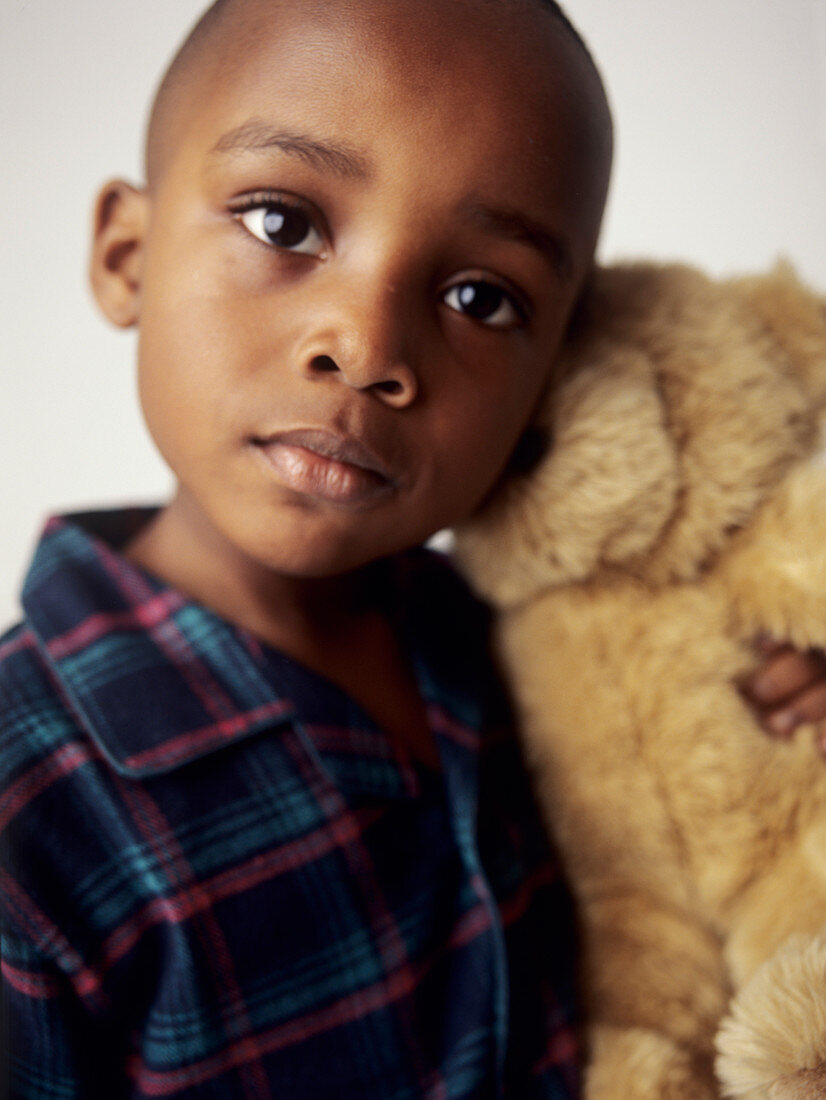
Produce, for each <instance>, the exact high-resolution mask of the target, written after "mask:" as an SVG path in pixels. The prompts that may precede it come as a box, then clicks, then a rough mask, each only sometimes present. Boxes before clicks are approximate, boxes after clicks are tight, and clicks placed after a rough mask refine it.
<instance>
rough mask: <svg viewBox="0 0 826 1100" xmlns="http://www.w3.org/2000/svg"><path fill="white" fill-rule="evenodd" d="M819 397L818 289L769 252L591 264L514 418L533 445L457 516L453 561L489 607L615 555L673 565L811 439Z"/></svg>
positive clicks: (643, 567) (823, 368) (628, 564)
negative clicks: (538, 386)
mask: <svg viewBox="0 0 826 1100" xmlns="http://www.w3.org/2000/svg"><path fill="white" fill-rule="evenodd" d="M824 410H826V302H824V300H823V299H819V298H818V297H816V296H815V295H814V294H812V293H811V292H810V291H808V290H807V289H806V288H804V287H803V286H802V285H801V284H800V283H799V282H798V281H797V279H796V278H795V276H794V274H793V272H792V271H791V270H790V269H789V268H788V267H787V266H782V265H781V266H779V267H778V268H777V269H776V270H775V271H774V272H773V273H772V274H770V275H768V276H765V277H761V278H752V279H736V280H730V281H727V282H713V281H712V280H710V279H707V278H706V277H704V276H703V275H701V274H700V273H699V272H696V271H694V270H692V269H690V268H687V267H681V266H667V267H663V266H656V265H651V264H637V265H629V266H619V267H613V268H603V269H597V270H596V271H595V272H594V275H593V277H592V279H591V281H590V284H589V286H588V287H587V288H586V291H585V294H584V296H583V299H582V303H581V308H580V309H579V311H578V313H577V316H576V318H575V321H574V323H573V325H572V328H571V332H570V334H569V337H568V339H567V340H566V343H565V346H564V348H563V350H562V353H561V356H560V359H559V362H558V364H557V369H556V370H555V372H554V379H553V384H552V385H550V386H549V390H548V395H547V397H546V398H545V399H544V400H543V402H542V403H541V405H540V407H539V409H538V410H537V414H536V417H535V422H534V425H533V427H532V429H531V431H532V432H533V433H536V434H538V435H539V436H540V437H541V438H543V439H544V441H545V444H544V450H543V451H542V452H541V454H540V457H539V459H538V461H537V462H535V464H534V465H533V466H532V468H531V469H530V470H529V471H527V472H525V473H521V474H520V473H516V472H514V471H513V470H510V471H509V472H507V473H506V475H505V476H504V478H503V479H502V481H501V482H500V484H499V485H498V486H497V487H496V488H495V490H494V491H493V492H492V493H491V494H490V496H489V497H488V499H487V500H486V501H485V502H484V504H483V506H482V507H481V508H480V509H479V511H478V512H477V513H476V514H475V515H474V516H473V517H472V518H471V519H470V520H469V521H467V522H466V523H465V524H464V525H463V526H462V527H460V528H459V530H458V531H457V532H456V539H457V544H456V551H457V557H458V559H459V562H460V564H461V565H462V567H463V568H464V570H465V571H466V572H467V574H468V576H469V577H470V579H471V581H472V582H473V584H474V586H475V587H476V588H477V589H478V590H479V591H480V593H481V594H482V595H483V596H485V597H486V598H487V599H489V600H491V601H492V602H493V603H494V604H496V605H498V606H499V607H508V606H513V605H515V604H518V603H521V602H523V601H525V600H528V599H530V598H531V597H532V596H534V595H535V594H536V593H537V592H538V591H540V590H542V589H544V588H547V587H549V586H552V585H557V584H562V583H566V582H570V581H579V580H584V579H587V578H589V577H595V576H597V575H598V574H604V575H607V574H609V573H616V572H617V571H618V570H620V571H624V572H629V573H631V574H633V575H634V576H637V577H639V578H640V579H642V580H644V581H645V582H646V583H649V584H653V585H657V584H663V583H667V582H669V581H673V580H689V579H691V578H693V577H695V576H697V575H698V574H699V573H700V572H701V571H702V570H703V569H704V568H705V567H706V566H707V565H708V564H709V563H710V562H711V561H712V560H713V558H714V557H715V555H716V554H717V553H719V551H720V550H721V548H722V547H723V546H724V545H725V543H726V540H727V539H728V538H729V537H730V536H731V534H732V532H734V531H736V530H737V529H738V528H740V527H742V526H743V525H744V524H745V523H746V522H747V521H748V519H749V517H750V516H751V514H752V513H753V512H754V510H755V509H756V508H757V507H758V505H759V504H760V502H761V501H762V500H763V499H764V498H765V497H766V496H767V495H768V494H769V493H770V492H771V490H772V487H773V486H774V485H776V484H777V483H778V482H779V481H780V479H782V478H783V476H784V474H785V472H786V471H787V470H788V469H789V467H790V466H791V465H792V464H793V463H795V462H797V461H799V460H801V459H802V458H804V457H805V456H807V455H811V454H813V453H814V452H815V451H816V450H817V448H818V446H819V443H820V433H821V425H822V422H823V418H824Z"/></svg>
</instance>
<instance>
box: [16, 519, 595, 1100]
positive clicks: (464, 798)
mask: <svg viewBox="0 0 826 1100" xmlns="http://www.w3.org/2000/svg"><path fill="white" fill-rule="evenodd" d="M146 518H147V516H146V513H145V512H141V511H139V510H134V511H128V512H119V513H100V514H96V515H87V516H78V517H72V518H69V519H57V520H52V521H51V522H50V524H49V525H48V527H47V529H46V532H45V535H44V538H43V540H42V542H41V544H40V546H39V548H38V551H37V554H36V556H35V559H34V562H33V564H32V567H31V571H30V573H29V576H28V579H27V581H26V585H25V589H24V595H23V604H24V608H25V613H26V618H25V621H24V623H23V624H22V625H21V626H19V627H17V628H15V629H14V630H13V631H11V632H10V633H9V634H7V635H6V636H5V638H4V639H3V640H2V642H0V774H2V785H0V829H2V830H3V832H4V844H3V849H2V851H3V860H2V867H0V899H2V907H3V908H2V913H3V926H4V927H3V932H4V936H3V948H2V950H3V954H2V969H3V977H4V1004H5V1009H6V1017H7V1025H6V1026H7V1029H8V1030H7V1034H6V1037H5V1043H6V1044H7V1049H8V1051H9V1052H10V1057H9V1059H8V1063H9V1066H10V1071H9V1072H10V1081H11V1095H12V1096H13V1097H15V1098H27V1100H34V1098H38V1100H46V1098H50V1100H51V1098H54V1100H57V1098H61V1100H63V1098H68V1097H75V1096H79V1097H83V1098H84V1100H91V1098H95V1097H100V1098H105V1100H117V1098H120V1097H126V1096H130V1097H158V1096H172V1097H182V1096H185V1097H197V1098H207V1097H220V1098H221V1100H231V1098H235V1097H238V1098H239V1100H240V1098H244V1100H252V1098H261V1097H278V1098H280V1100H281V1098H283V1100H294V1098H295V1100H303V1098H312V1097H332V1096H335V1097H337V1098H341V1100H346V1098H350V1100H369V1098H379V1097H380V1098H386V1100H405V1098H410V1100H414V1098H416V1100H418V1098H421V1097H432V1098H437V1097H438V1098H444V1100H448V1098H451V1100H452V1098H459V1097H475V1098H483V1097H494V1096H508V1097H514V1098H519V1100H524V1098H528V1097H546V1098H547V1097H558V1098H570V1097H572V1096H575V1095H576V1094H577V1092H578V1078H577V1072H576V1068H575V1048H574V1041H573V1035H572V1024H571V1005H572V993H571V969H572V966H571V964H572V962H573V955H574V949H573V931H572V923H571V915H570V911H569V906H568V897H567V893H566V891H565V889H564V887H563V885H562V883H561V881H560V879H559V876H558V873H557V870H556V868H555V866H554V864H553V863H552V861H551V859H550V857H549V854H548V851H547V848H546V846H545V842H544V840H543V837H542V834H541V830H540V828H539V826H538V818H537V816H536V809H535V807H534V805H533V802H532V799H531V796H530V794H529V791H528V789H527V786H526V780H525V775H524V771H523V768H522V765H521V762H520V758H519V756H518V754H517V752H516V749H515V745H514V741H513V738H512V736H510V735H509V734H507V733H505V732H503V731H504V730H505V729H507V726H506V725H505V724H504V723H503V714H504V711H503V708H502V704H501V703H500V702H497V700H496V695H497V692H496V690H495V678H494V676H493V675H492V672H491V668H490V665H489V663H488V659H487V656H486V654H485V651H484V648H483V647H482V646H480V645H479V644H478V642H479V640H480V639H483V638H484V634H485V625H486V620H485V618H484V613H483V612H482V611H481V609H480V608H479V607H478V605H476V604H475V603H474V602H473V601H472V600H471V599H470V597H469V596H468V595H467V593H466V591H465V589H464V588H463V587H462V586H461V584H460V582H459V581H458V580H457V578H456V577H455V575H454V574H453V573H452V571H451V570H450V569H449V567H448V566H447V565H446V564H445V563H444V562H443V560H441V559H440V558H439V557H438V556H437V555H435V554H432V553H430V552H428V551H424V550H421V551H414V552H412V553H410V554H406V555H402V556H401V557H400V558H399V559H398V560H396V561H395V562H394V563H393V565H392V568H394V569H395V570H396V573H395V577H396V581H397V585H396V591H397V592H398V605H399V606H398V609H397V610H398V615H399V630H400V637H401V638H402V639H403V644H405V646H406V647H408V648H409V652H410V654H411V657H412V660H413V662H414V666H415V669H416V673H417V676H418V680H419V685H420V688H421V691H422V693H423V696H424V699H425V701H426V704H427V711H428V715H429V719H430V722H431V726H432V730H433V733H434V735H435V738H436V741H437V744H438V746H439V749H440V753H441V757H442V764H443V773H442V774H439V775H437V774H435V773H430V772H428V771H427V769H425V768H423V767H419V766H417V765H415V764H414V763H412V762H411V761H410V760H409V759H405V758H402V757H401V756H399V755H398V751H397V750H396V749H395V748H394V747H393V745H392V744H391V743H390V742H389V741H388V739H387V737H386V736H385V735H384V734H383V733H382V732H381V730H379V729H378V728H377V727H376V725H375V724H374V723H373V722H372V721H371V719H370V718H369V717H368V716H367V715H366V714H364V713H363V711H361V710H360V709H359V707H358V706H357V705H356V704H355V703H354V702H353V701H352V700H350V699H348V698H347V697H346V696H345V695H344V694H343V693H342V692H341V691H340V690H339V689H338V688H336V687H335V686H334V685H332V684H331V683H329V682H327V681H326V680H324V679H323V678H322V677H319V676H318V675H316V674H314V673H312V672H310V671H308V670H307V669H306V668H304V667H302V666H300V665H298V664H296V663H295V662H293V661H291V660H289V659H287V658H286V657H285V656H284V655H283V654H280V653H278V652H276V651H274V650H271V649H269V648H267V647H264V646H263V645H262V644H261V643H260V642H258V641H256V640H255V639H254V638H253V637H251V636H250V635H248V634H247V633H245V632H244V631H242V630H239V629H238V628H236V627H234V626H232V625H230V624H228V623H227V622H225V621H223V620H222V619H220V618H218V617H217V616H216V615H214V614H213V613H212V612H210V611H208V610H207V609H205V608H204V607H202V606H200V605H197V604H195V603H193V602H192V601H190V600H188V599H187V598H186V597H185V596H183V595H182V594H181V593H180V592H178V591H176V590H174V589H172V588H170V587H168V586H166V585H164V584H162V583H161V582H159V581H158V580H156V579H154V578H151V577H149V576H147V575H146V574H144V573H143V572H142V571H140V570H139V569H137V568H136V567H135V566H133V565H132V564H131V563H129V562H128V561H126V560H125V559H124V558H123V557H122V556H120V555H119V554H118V552H117V550H116V547H117V546H118V545H119V544H122V543H123V541H124V540H125V539H126V538H128V537H129V535H130V534H132V533H134V531H135V530H136V529H137V526H138V525H139V524H140V523H142V522H145V521H146ZM497 731H498V732H497Z"/></svg>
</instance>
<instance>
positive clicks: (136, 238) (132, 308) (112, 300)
mask: <svg viewBox="0 0 826 1100" xmlns="http://www.w3.org/2000/svg"><path fill="white" fill-rule="evenodd" d="M94 219H95V220H94V235H93V238H92V256H91V262H90V266H89V278H90V281H91V284H92V292H93V293H94V295H95V298H96V300H97V303H98V305H99V306H100V308H101V309H102V310H103V312H104V314H105V315H106V316H107V317H108V318H109V320H110V321H111V322H112V323H113V324H115V325H119V326H120V327H121V328H129V327H130V326H131V325H134V324H136V322H137V320H138V317H139V315H140V291H141V269H142V266H143V247H144V241H145V238H146V232H147V228H148V225H149V196H148V195H147V193H146V191H145V190H140V189H138V188H136V187H133V186H132V185H131V184H129V183H124V181H123V180H112V181H110V182H109V183H107V184H104V186H103V187H102V188H101V191H100V194H99V195H98V197H97V202H96V203H95V213H94Z"/></svg>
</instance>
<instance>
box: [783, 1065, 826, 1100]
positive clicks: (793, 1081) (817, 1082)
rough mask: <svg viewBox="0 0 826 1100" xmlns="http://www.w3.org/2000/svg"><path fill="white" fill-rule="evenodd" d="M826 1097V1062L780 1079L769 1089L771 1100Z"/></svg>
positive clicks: (800, 1099)
mask: <svg viewBox="0 0 826 1100" xmlns="http://www.w3.org/2000/svg"><path fill="white" fill-rule="evenodd" d="M818 1097H820V1098H823V1097H826V1062H824V1063H823V1064H822V1065H820V1066H818V1067H817V1068H816V1069H800V1070H798V1071H797V1073H790V1074H788V1075H787V1076H786V1077H780V1078H779V1079H778V1080H777V1081H775V1083H774V1084H773V1085H772V1086H771V1087H770V1088H769V1100H818Z"/></svg>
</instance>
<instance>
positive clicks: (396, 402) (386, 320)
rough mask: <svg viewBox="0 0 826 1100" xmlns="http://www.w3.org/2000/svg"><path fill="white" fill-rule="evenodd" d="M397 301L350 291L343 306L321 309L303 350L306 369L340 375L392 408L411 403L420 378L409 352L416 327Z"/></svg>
mask: <svg viewBox="0 0 826 1100" xmlns="http://www.w3.org/2000/svg"><path fill="white" fill-rule="evenodd" d="M394 307H395V303H393V302H382V301H380V300H377V299H376V298H375V297H374V298H373V299H372V301H371V300H370V299H369V298H368V297H367V296H366V295H365V296H364V297H361V296H359V298H358V299H356V298H355V297H354V296H350V295H348V296H347V299H346V300H345V301H344V302H341V303H340V304H339V305H338V306H328V308H327V309H326V310H324V309H320V310H319V311H318V314H317V315H316V324H315V325H314V326H313V329H314V330H313V331H312V334H311V335H310V336H309V339H308V340H307V341H306V343H305V345H304V347H303V349H302V351H301V366H302V371H303V373H304V375H305V376H306V377H307V378H310V379H317V380H323V379H324V378H329V379H330V380H331V381H333V380H338V381H341V382H343V383H345V384H346V385H348V386H350V387H352V388H353V389H357V390H363V391H367V392H370V393H372V394H374V395H375V396H376V397H377V398H378V399H379V400H380V401H382V402H383V403H384V404H386V405H389V406H391V407H393V408H405V407H406V406H408V405H410V404H412V403H413V402H414V401H415V400H416V398H417V396H418V394H419V379H418V376H417V372H416V370H415V368H414V366H413V364H412V362H411V359H410V355H409V346H410V338H411V332H410V331H409V330H408V331H405V330H406V329H407V325H406V324H405V319H404V318H402V317H400V316H399V315H398V313H397V310H396V308H394ZM408 323H409V319H408Z"/></svg>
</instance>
